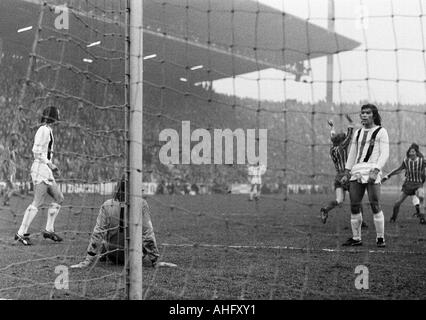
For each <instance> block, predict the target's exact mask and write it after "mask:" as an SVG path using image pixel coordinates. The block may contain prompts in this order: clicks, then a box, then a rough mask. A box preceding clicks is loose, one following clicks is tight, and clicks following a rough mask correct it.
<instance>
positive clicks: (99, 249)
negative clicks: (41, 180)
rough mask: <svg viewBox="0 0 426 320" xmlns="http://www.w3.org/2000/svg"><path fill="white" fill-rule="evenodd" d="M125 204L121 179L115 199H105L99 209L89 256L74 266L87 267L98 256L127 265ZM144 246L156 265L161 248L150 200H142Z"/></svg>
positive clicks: (144, 254) (144, 249) (123, 183)
mask: <svg viewBox="0 0 426 320" xmlns="http://www.w3.org/2000/svg"><path fill="white" fill-rule="evenodd" d="M124 204H125V181H124V179H122V180H121V181H120V182H119V183H118V186H117V191H116V193H115V195H114V198H113V199H109V200H107V201H105V202H104V203H103V204H102V206H101V208H100V209H99V214H98V218H97V220H96V225H95V228H94V229H93V233H92V235H91V237H90V243H89V246H88V247H87V254H86V258H85V259H84V260H83V261H82V262H80V263H79V264H76V265H72V266H71V268H86V267H88V266H90V265H91V264H92V263H93V262H94V261H96V260H97V257H98V256H99V255H101V254H102V257H107V258H108V259H109V260H110V261H111V262H113V263H116V264H124V228H123V222H124ZM141 211H142V246H143V257H145V256H148V258H149V260H150V261H151V263H152V266H153V267H156V266H157V260H158V257H159V251H158V248H157V243H156V240H155V234H154V228H153V226H152V222H151V214H150V209H149V206H148V203H147V202H146V201H145V200H144V199H143V200H142V208H141Z"/></svg>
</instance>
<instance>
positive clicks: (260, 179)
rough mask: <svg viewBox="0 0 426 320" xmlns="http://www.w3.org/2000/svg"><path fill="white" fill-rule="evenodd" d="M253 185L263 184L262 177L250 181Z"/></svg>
mask: <svg viewBox="0 0 426 320" xmlns="http://www.w3.org/2000/svg"><path fill="white" fill-rule="evenodd" d="M250 183H251V184H262V178H261V177H253V178H251V180H250Z"/></svg>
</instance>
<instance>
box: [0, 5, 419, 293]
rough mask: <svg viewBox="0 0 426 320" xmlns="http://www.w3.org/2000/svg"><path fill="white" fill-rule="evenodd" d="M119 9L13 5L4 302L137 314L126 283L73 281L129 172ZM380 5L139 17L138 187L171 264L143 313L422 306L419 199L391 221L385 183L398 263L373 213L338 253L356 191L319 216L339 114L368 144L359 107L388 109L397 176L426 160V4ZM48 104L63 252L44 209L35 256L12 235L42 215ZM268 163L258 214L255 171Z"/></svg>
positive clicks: (100, 273)
mask: <svg viewBox="0 0 426 320" xmlns="http://www.w3.org/2000/svg"><path fill="white" fill-rule="evenodd" d="M126 3H127V1H124V0H123V1H121V0H120V1H119V0H74V1H72V0H68V1H60V0H58V1H53V0H51V1H45V2H43V1H35V0H34V1H30V0H22V1H17V0H13V1H12V0H2V1H1V6H2V10H0V15H1V16H2V19H1V20H0V27H1V30H7V32H2V33H1V34H0V59H1V60H0V68H1V72H0V81H1V86H0V106H1V108H2V109H1V110H2V117H1V120H0V121H1V122H2V123H1V128H2V137H3V141H2V143H3V144H4V145H6V141H7V140H6V137H7V136H8V135H9V134H10V133H14V134H16V135H18V136H19V137H20V138H19V147H18V152H17V160H16V162H17V173H16V182H17V186H18V187H20V188H21V189H22V193H23V196H24V197H25V200H21V199H20V198H18V197H13V198H12V199H11V200H10V205H9V206H2V207H1V216H0V219H1V220H2V226H1V228H0V238H1V242H0V245H1V246H2V247H3V248H4V251H3V252H4V256H5V257H7V259H4V260H3V259H2V260H1V265H0V297H4V298H10V299H32V298H41V299H81V298H84V299H125V298H127V290H126V281H127V278H126V274H127V270H126V268H125V267H124V266H115V265H113V264H111V263H109V262H102V261H98V262H97V263H96V264H94V265H92V266H91V267H89V268H87V269H83V270H71V269H67V267H68V266H70V265H71V264H74V263H77V262H79V261H81V260H82V259H84V256H85V253H86V249H87V245H88V241H89V236H90V233H91V232H92V230H93V227H94V226H95V224H96V219H97V215H98V210H99V207H100V206H101V205H102V203H103V202H104V201H105V200H107V199H110V198H111V197H112V194H113V192H114V190H115V186H116V182H117V181H118V180H119V179H120V177H122V175H123V173H125V172H126V170H127V168H128V167H127V163H128V157H127V153H128V152H127V149H126V142H127V141H128V140H127V137H128V130H127V127H126V107H127V100H126V87H127V85H129V84H128V83H126V80H125V79H126V73H128V71H129V70H126V69H125V64H126V59H127V58H128V56H126V28H127V23H128V21H127V20H126ZM380 3H381V4H383V5H382V6H378V5H375V4H370V3H367V2H366V1H362V0H353V1H345V2H342V1H332V0H328V1H325V0H324V1H313V0H305V1H287V0H277V1H273V0H270V1H269V0H268V1H261V0H232V1H230V0H145V1H143V37H144V41H143V42H144V43H143V52H142V53H141V55H143V64H144V68H143V76H144V77H143V126H142V127H143V166H142V167H143V182H144V183H143V189H144V193H145V196H146V197H145V198H146V200H147V203H148V205H149V207H150V211H151V218H152V223H153V227H154V232H155V236H156V240H157V244H158V248H159V251H160V258H159V261H160V262H171V263H174V264H176V265H177V267H175V268H152V267H151V265H150V264H149V261H148V260H147V259H144V261H143V266H144V268H143V287H142V289H143V298H144V299H153V300H154V299H207V300H211V299H262V300H264V299H278V300H282V299H407V298H408V299H411V298H416V299H417V298H422V297H423V298H424V297H425V292H426V291H425V290H424V281H423V280H422V279H423V278H424V276H425V272H424V270H423V269H424V268H422V266H423V265H424V263H425V262H426V261H425V260H426V256H425V254H424V252H425V241H424V226H422V225H420V224H419V223H418V219H417V218H413V217H412V214H413V213H414V212H415V210H416V208H415V206H414V205H413V204H412V199H411V197H409V198H408V199H407V200H406V202H404V204H403V205H402V206H401V208H400V215H399V219H398V223H396V224H388V221H389V218H390V216H391V214H392V211H393V204H394V202H395V201H396V200H397V199H398V197H399V192H400V186H401V184H402V182H403V180H404V177H403V176H402V174H401V175H400V176H398V177H393V178H392V179H391V180H390V181H387V182H386V183H385V184H383V185H382V203H381V205H382V208H383V211H384V215H385V220H386V222H385V237H386V241H387V247H386V248H384V249H380V248H377V247H376V243H375V237H376V233H375V226H374V222H373V216H372V211H371V209H370V206H369V203H368V198H367V196H365V197H364V200H363V208H364V213H365V218H364V220H365V221H366V222H367V224H368V226H369V227H368V229H363V231H362V233H363V242H364V245H363V246H362V247H357V248H349V249H348V248H345V247H342V246H341V244H342V243H343V242H344V241H345V240H346V239H347V238H348V237H350V236H351V235H352V233H351V225H350V206H349V199H348V198H349V195H348V194H346V200H345V201H344V203H343V204H342V205H341V206H339V207H337V208H335V209H334V210H333V211H331V212H330V214H329V219H328V221H327V223H326V224H323V223H322V222H321V219H320V209H321V207H323V206H324V205H326V204H327V203H329V202H330V201H332V200H334V199H335V192H334V179H335V175H336V173H335V169H334V165H333V163H332V161H331V158H330V146H331V141H330V128H329V126H328V124H327V121H328V120H330V119H332V120H333V122H334V124H335V128H336V130H337V132H346V128H347V126H348V122H347V120H346V118H345V115H349V116H350V117H351V118H352V119H353V121H354V126H355V127H356V128H359V127H361V124H360V121H359V113H360V108H361V106H362V105H363V104H364V103H373V104H375V105H377V107H378V108H379V112H380V114H381V116H382V123H383V126H384V127H385V128H386V129H387V131H388V134H389V138H390V157H389V160H388V161H387V164H386V166H385V168H384V169H383V172H384V173H388V172H390V171H391V170H392V169H394V168H396V167H397V166H399V165H400V164H401V162H402V160H403V158H404V157H405V153H406V151H407V148H408V147H409V146H410V145H411V143H413V142H415V143H417V144H418V145H419V146H420V150H421V151H422V152H423V153H424V151H423V150H424V149H425V146H426V145H425V143H424V137H423V136H424V133H425V129H426V128H425V125H426V113H425V109H424V102H425V100H426V86H425V81H426V73H425V70H426V69H425V65H426V62H425V61H426V58H425V43H424V32H425V29H424V28H425V27H424V26H425V22H426V21H425V15H424V8H423V3H422V2H421V1H418V2H416V1H412V2H410V4H409V5H404V4H403V3H402V1H399V0H389V1H386V2H380ZM3 9H4V10H3ZM6 9H9V10H10V11H9V12H11V14H12V13H13V14H16V15H17V16H16V18H15V17H13V16H12V15H11V14H9V15H7V14H5V13H6V12H8V11H7V10H6ZM12 9H15V10H12ZM141 14H142V13H141ZM3 15H4V16H5V18H7V19H8V22H2V21H4V20H3ZM67 19H68V20H67ZM3 23H4V25H3ZM67 24H68V28H66V26H67ZM30 27H31V28H30ZM47 105H56V106H58V107H59V109H60V112H61V119H62V121H61V123H60V124H59V125H58V126H56V127H55V128H54V134H55V143H56V146H55V157H54V158H55V159H56V161H57V163H58V166H59V167H60V169H61V171H62V176H61V178H60V179H59V180H58V182H59V183H60V184H61V188H62V191H63V192H64V195H65V201H64V204H63V206H62V209H61V212H60V214H59V216H58V218H57V222H56V225H55V229H56V230H57V231H58V233H59V234H61V235H63V236H64V242H63V243H61V244H53V243H51V242H49V241H48V240H44V239H43V238H42V236H41V233H40V231H41V230H43V229H44V223H45V216H46V208H47V207H43V209H41V210H40V211H39V213H38V215H37V217H36V219H35V220H34V222H33V224H32V226H31V228H30V231H31V234H32V237H34V240H35V241H34V242H36V245H35V246H33V247H31V248H30V249H28V248H27V247H23V246H19V245H18V244H17V243H15V241H13V234H14V233H15V232H16V230H17V229H18V228H19V225H20V223H21V221H22V217H23V213H24V211H25V208H26V207H27V205H28V204H29V203H30V202H31V196H32V194H31V190H32V185H31V181H30V179H29V169H30V167H31V162H32V153H31V148H32V143H33V138H34V134H35V131H36V129H37V127H38V125H39V121H40V115H41V114H40V112H41V111H42V110H43V108H44V107H45V106H47ZM3 115H4V116H3ZM130 116H131V115H130ZM265 132H266V134H265V135H264V134H263V133H265ZM251 151H253V152H251ZM264 160H266V163H264V164H265V165H266V172H265V174H263V175H262V177H261V187H260V191H261V192H260V197H259V198H258V199H257V197H256V196H255V194H251V190H252V185H251V179H250V177H249V176H248V172H249V169H248V166H249V165H253V164H255V163H256V162H257V161H264ZM3 179H4V178H3ZM25 186H27V187H26V188H25ZM26 192H29V195H26ZM251 199H252V201H250V200H251ZM62 266H63V267H64V268H63V269H62ZM55 270H56V273H55ZM64 270H65V271H64ZM65 272H67V276H68V279H69V282H68V287H67V288H66V289H64V283H63V281H62V282H60V280H61V279H63V277H64V274H65ZM58 277H59V278H58ZM360 277H361V278H360ZM58 279H59V280H58ZM360 279H361V280H360ZM58 281H59V288H62V289H58V287H57V286H58ZM61 286H62V287H61Z"/></svg>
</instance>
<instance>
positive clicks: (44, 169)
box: [31, 161, 55, 185]
mask: <svg viewBox="0 0 426 320" xmlns="http://www.w3.org/2000/svg"><path fill="white" fill-rule="evenodd" d="M31 179H32V180H33V183H34V184H39V183H42V182H44V183H46V184H48V185H51V184H52V183H53V182H54V181H55V178H54V177H53V173H52V170H51V169H50V168H49V167H48V165H47V164H45V163H41V162H40V161H34V162H33V165H32V166H31Z"/></svg>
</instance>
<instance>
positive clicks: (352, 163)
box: [346, 126, 389, 183]
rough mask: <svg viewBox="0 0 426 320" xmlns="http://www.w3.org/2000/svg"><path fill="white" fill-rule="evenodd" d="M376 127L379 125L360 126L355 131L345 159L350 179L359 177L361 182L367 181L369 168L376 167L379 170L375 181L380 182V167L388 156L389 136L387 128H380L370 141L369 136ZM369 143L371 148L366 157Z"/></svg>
mask: <svg viewBox="0 0 426 320" xmlns="http://www.w3.org/2000/svg"><path fill="white" fill-rule="evenodd" d="M377 128H379V127H378V126H374V127H372V128H369V129H365V128H361V129H358V130H357V131H356V132H355V134H354V139H353V140H352V143H351V149H350V151H349V155H348V160H347V161H346V169H349V170H351V179H350V180H357V179H360V180H361V182H362V183H367V181H368V176H369V173H370V170H372V169H376V168H377V169H379V170H380V172H379V174H378V175H377V180H376V183H380V181H381V172H382V168H383V166H384V165H385V164H386V161H387V160H388V158H389V136H388V132H387V130H386V129H385V128H381V129H380V130H379V131H378V133H377V136H376V138H375V139H374V141H372V139H371V136H372V134H373V132H374V131H376V129H377ZM358 133H359V134H358ZM357 137H358V139H357ZM370 144H371V145H372V146H373V149H372V152H371V155H370V157H369V159H366V156H367V153H368V149H369V147H370Z"/></svg>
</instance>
